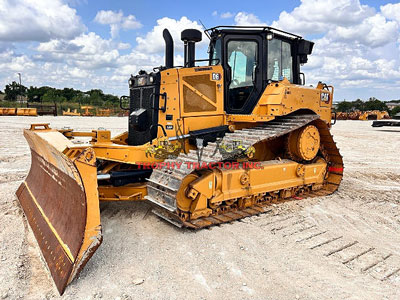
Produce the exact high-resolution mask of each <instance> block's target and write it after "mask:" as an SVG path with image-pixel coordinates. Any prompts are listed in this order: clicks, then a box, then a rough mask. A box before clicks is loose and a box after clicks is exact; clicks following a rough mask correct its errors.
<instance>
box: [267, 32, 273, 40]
mask: <svg viewBox="0 0 400 300" xmlns="http://www.w3.org/2000/svg"><path fill="white" fill-rule="evenodd" d="M273 38H274V34H273V33H272V32H268V33H267V40H268V41H270V40H272V39H273Z"/></svg>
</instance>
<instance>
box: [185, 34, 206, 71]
mask: <svg viewBox="0 0 400 300" xmlns="http://www.w3.org/2000/svg"><path fill="white" fill-rule="evenodd" d="M181 40H182V41H183V42H184V45H185V48H184V57H185V67H189V68H191V67H194V61H195V60H196V53H195V44H196V43H197V42H200V41H201V32H200V31H199V30H197V29H185V30H184V31H182V33H181Z"/></svg>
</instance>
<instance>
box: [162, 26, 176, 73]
mask: <svg viewBox="0 0 400 300" xmlns="http://www.w3.org/2000/svg"><path fill="white" fill-rule="evenodd" d="M163 38H164V41H165V67H166V68H167V69H170V68H173V67H174V40H173V39H172V36H171V34H170V33H169V30H168V29H164V31H163Z"/></svg>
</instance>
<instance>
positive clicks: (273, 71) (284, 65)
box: [267, 39, 293, 83]
mask: <svg viewBox="0 0 400 300" xmlns="http://www.w3.org/2000/svg"><path fill="white" fill-rule="evenodd" d="M292 61H293V58H292V52H291V47H290V44H289V43H287V42H285V41H282V40H279V39H272V40H269V41H268V74H267V76H268V79H271V80H273V81H279V80H282V79H283V78H286V79H287V80H289V81H290V82H292V83H293V74H292V72H293V66H292Z"/></svg>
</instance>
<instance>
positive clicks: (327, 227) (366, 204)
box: [0, 117, 400, 300]
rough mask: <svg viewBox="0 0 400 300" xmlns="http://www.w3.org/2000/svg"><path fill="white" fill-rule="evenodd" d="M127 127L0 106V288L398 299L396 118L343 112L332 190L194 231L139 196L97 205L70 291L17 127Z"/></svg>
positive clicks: (1, 292) (80, 293)
mask: <svg viewBox="0 0 400 300" xmlns="http://www.w3.org/2000/svg"><path fill="white" fill-rule="evenodd" d="M32 122H35V123H40V122H49V123H51V125H52V126H53V127H56V128H62V127H64V126H70V127H74V128H76V129H81V130H85V129H86V130H87V129H92V128H98V127H105V128H107V129H111V130H112V132H113V134H116V133H120V132H122V131H124V130H125V128H126V125H127V120H126V118H84V117H72V118H71V117H57V118H55V117H37V118H29V117H0V297H1V299H59V298H62V299H100V298H102V299H122V300H123V299H222V298H225V299H400V206H399V205H400V130H399V129H397V130H395V129H386V128H372V127H371V121H338V123H337V124H336V125H335V126H334V127H333V130H332V132H333V134H334V136H335V140H336V141H337V144H338V147H339V148H340V151H341V153H342V155H343V157H344V162H345V175H344V180H343V183H342V185H341V187H340V189H339V191H338V192H337V193H335V194H334V195H331V196H327V197H320V198H312V199H305V200H297V201H293V202H286V203H283V204H280V205H275V206H273V207H272V210H271V212H269V213H266V214H263V215H260V216H257V217H251V218H247V219H244V220H242V221H238V222H236V223H232V224H225V225H222V226H219V227H214V228H212V229H206V230H201V231H198V232H192V231H188V230H180V229H177V228H175V227H173V226H172V225H170V224H168V223H166V222H164V221H162V220H160V219H159V218H158V217H156V216H155V215H152V214H151V213H148V211H149V206H148V205H147V204H146V203H143V202H140V203H139V202H137V203H134V202H131V203H107V204H102V205H101V221H102V225H103V234H104V241H103V244H102V245H101V247H100V248H99V250H98V251H97V252H96V253H95V255H94V256H93V258H92V259H91V260H90V261H89V263H88V264H87V266H86V268H85V269H84V270H83V271H82V273H81V274H80V276H79V278H78V280H74V281H73V282H72V284H71V285H70V286H69V287H67V289H66V292H65V294H64V296H63V297H60V296H58V292H57V290H56V288H55V286H54V285H53V282H52V280H51V279H50V277H49V275H48V272H47V270H46V269H45V267H44V265H43V262H42V260H41V257H40V254H39V249H38V247H37V245H36V242H35V239H34V237H33V234H32V232H31V230H30V229H29V227H28V225H27V221H26V219H25V217H24V216H23V213H22V210H21V208H20V207H19V205H18V202H17V199H16V197H15V191H16V189H17V187H18V186H19V184H20V183H21V181H22V180H23V179H24V177H25V176H26V174H27V173H28V170H29V168H30V153H29V148H28V146H27V144H26V142H25V140H24V138H23V136H22V129H23V128H27V127H28V126H29V124H30V123H32Z"/></svg>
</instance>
